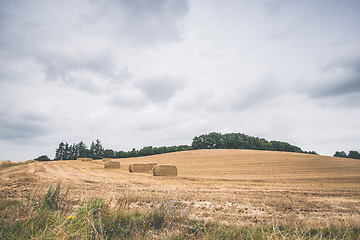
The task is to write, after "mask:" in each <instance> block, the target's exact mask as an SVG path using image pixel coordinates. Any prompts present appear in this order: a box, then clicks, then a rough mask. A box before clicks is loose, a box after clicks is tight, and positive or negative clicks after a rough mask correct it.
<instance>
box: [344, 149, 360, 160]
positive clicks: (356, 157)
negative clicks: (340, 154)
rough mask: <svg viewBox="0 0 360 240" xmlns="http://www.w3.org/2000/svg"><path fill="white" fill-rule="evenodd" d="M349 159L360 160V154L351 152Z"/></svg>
mask: <svg viewBox="0 0 360 240" xmlns="http://www.w3.org/2000/svg"><path fill="white" fill-rule="evenodd" d="M347 157H348V158H353V159H360V153H359V152H358V151H350V152H349V154H348V156H347Z"/></svg>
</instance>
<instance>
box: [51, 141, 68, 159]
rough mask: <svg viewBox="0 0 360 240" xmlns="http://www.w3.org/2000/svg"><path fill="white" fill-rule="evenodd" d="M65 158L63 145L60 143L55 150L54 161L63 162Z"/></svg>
mask: <svg viewBox="0 0 360 240" xmlns="http://www.w3.org/2000/svg"><path fill="white" fill-rule="evenodd" d="M64 156H65V144H64V142H61V143H60V144H59V148H57V149H56V150H55V158H54V160H63V159H64Z"/></svg>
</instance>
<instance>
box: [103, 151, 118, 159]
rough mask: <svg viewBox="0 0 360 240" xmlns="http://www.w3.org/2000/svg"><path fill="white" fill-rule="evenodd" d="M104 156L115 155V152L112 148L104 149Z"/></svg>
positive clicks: (110, 156) (111, 156)
mask: <svg viewBox="0 0 360 240" xmlns="http://www.w3.org/2000/svg"><path fill="white" fill-rule="evenodd" d="M103 157H104V158H114V157H115V152H114V150H112V149H105V150H104V156H103Z"/></svg>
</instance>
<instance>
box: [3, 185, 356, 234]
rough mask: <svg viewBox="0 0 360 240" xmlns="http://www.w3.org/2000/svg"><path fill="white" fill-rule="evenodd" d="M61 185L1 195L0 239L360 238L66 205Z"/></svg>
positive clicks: (158, 206)
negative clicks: (37, 195)
mask: <svg viewBox="0 0 360 240" xmlns="http://www.w3.org/2000/svg"><path fill="white" fill-rule="evenodd" d="M65 197H66V193H64V194H61V191H60V184H59V185H58V186H57V187H56V188H52V187H50V188H49V189H48V191H47V193H46V194H45V195H44V196H43V197H42V199H41V201H39V200H35V199H31V198H29V199H28V201H24V202H20V201H13V200H9V199H5V198H2V199H0V239H153V238H156V239H173V240H175V239H284V238H285V239H286V238H287V239H359V235H360V228H359V226H349V225H347V224H346V223H342V224H340V225H339V226H329V227H326V228H316V227H314V228H306V227H304V226H301V225H293V226H284V225H281V224H279V223H275V222H274V223H272V224H269V225H256V226H252V227H232V226H226V225H222V224H219V223H215V222H203V221H200V220H197V219H195V218H194V217H192V214H191V213H190V212H188V211H186V210H184V208H183V206H182V205H181V204H180V203H178V202H176V201H164V202H156V203H151V205H149V206H148V208H147V209H146V210H145V211H138V210H131V209H129V208H128V206H127V205H126V203H125V204H122V203H119V204H117V206H115V207H114V206H113V207H111V205H112V202H111V200H108V201H105V200H103V199H92V200H90V201H87V202H84V203H83V204H81V205H80V206H77V207H74V206H67V205H66V204H64V202H63V200H64V198H65Z"/></svg>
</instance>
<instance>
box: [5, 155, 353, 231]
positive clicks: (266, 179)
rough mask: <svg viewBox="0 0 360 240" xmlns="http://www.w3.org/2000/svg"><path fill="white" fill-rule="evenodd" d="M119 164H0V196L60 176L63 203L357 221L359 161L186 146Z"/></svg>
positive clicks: (214, 215)
mask: <svg viewBox="0 0 360 240" xmlns="http://www.w3.org/2000/svg"><path fill="white" fill-rule="evenodd" d="M119 161H120V163H121V168H120V169H104V166H103V163H102V162H101V161H100V160H96V161H92V162H81V161H71V160H69V161H57V162H34V163H30V164H27V165H21V166H15V167H10V168H3V169H0V179H1V182H0V195H1V197H6V198H14V199H21V198H26V197H27V196H29V195H31V196H42V195H43V194H44V192H46V189H47V188H48V186H49V185H50V184H53V185H55V184H56V183H57V182H58V181H61V184H62V189H63V191H65V189H67V188H68V189H69V193H68V195H67V197H66V199H67V202H68V203H71V204H75V205H76V204H79V203H80V202H82V201H84V200H86V199H89V198H95V197H101V198H105V199H107V200H109V201H111V202H112V203H113V204H118V203H121V204H125V205H126V206H127V207H129V208H140V209H141V208H144V207H145V206H146V205H148V204H151V203H152V202H154V201H161V200H170V199H171V200H176V201H179V202H181V203H182V204H183V206H184V208H188V209H190V210H191V211H192V212H193V213H194V215H196V217H198V218H201V219H212V220H217V221H221V222H224V223H228V224H237V225H246V224H252V223H258V222H268V221H273V220H281V221H286V222H291V221H299V222H304V223H307V224H317V225H327V224H329V223H330V222H331V223H336V222H339V220H342V219H345V220H346V221H347V222H351V223H356V224H359V223H360V161H358V160H349V159H338V158H331V157H322V156H312V155H305V154H293V153H276V152H261V151H246V150H243V151H241V150H213V151H207V150H204V151H192V152H182V153H173V154H165V155H158V156H151V157H146V158H134V159H122V160H119ZM136 162H157V163H171V164H175V165H176V166H177V167H178V171H179V176H177V177H154V176H152V175H151V174H145V173H129V171H128V164H129V163H136Z"/></svg>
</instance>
